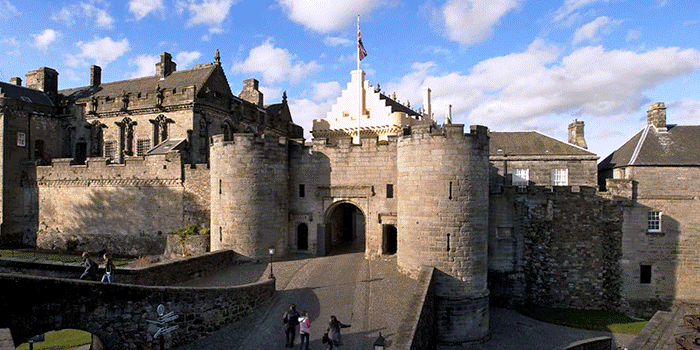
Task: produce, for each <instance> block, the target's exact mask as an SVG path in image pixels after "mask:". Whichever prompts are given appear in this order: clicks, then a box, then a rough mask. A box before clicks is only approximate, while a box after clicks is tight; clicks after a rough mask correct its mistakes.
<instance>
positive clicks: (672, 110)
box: [666, 99, 700, 125]
mask: <svg viewBox="0 0 700 350" xmlns="http://www.w3.org/2000/svg"><path fill="white" fill-rule="evenodd" d="M666 108H667V114H668V115H669V117H668V118H667V121H668V123H669V124H681V125H690V124H693V125H697V123H698V117H700V101H698V100H690V99H682V100H678V101H674V102H671V103H667V104H666Z"/></svg>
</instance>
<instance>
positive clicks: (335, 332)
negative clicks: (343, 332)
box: [328, 316, 350, 350]
mask: <svg viewBox="0 0 700 350" xmlns="http://www.w3.org/2000/svg"><path fill="white" fill-rule="evenodd" d="M348 327H350V325H349V324H343V323H342V322H340V321H338V319H337V318H335V316H331V321H330V322H328V345H329V347H328V349H329V350H330V349H333V346H334V345H335V346H336V347H337V346H340V345H341V344H342V342H341V341H340V329H341V328H348Z"/></svg>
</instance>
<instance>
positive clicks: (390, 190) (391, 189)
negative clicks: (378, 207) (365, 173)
mask: <svg viewBox="0 0 700 350" xmlns="http://www.w3.org/2000/svg"><path fill="white" fill-rule="evenodd" d="M386 198H394V185H393V184H386Z"/></svg>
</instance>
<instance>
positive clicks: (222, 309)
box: [0, 274, 275, 350]
mask: <svg viewBox="0 0 700 350" xmlns="http://www.w3.org/2000/svg"><path fill="white" fill-rule="evenodd" d="M0 289H2V290H3V291H5V292H4V293H3V295H4V296H5V297H4V298H1V299H0V309H2V310H3V317H2V318H1V319H0V328H10V330H11V332H12V336H13V339H14V342H15V345H19V344H20V343H23V342H26V340H27V339H28V338H29V337H32V336H34V335H36V334H40V333H44V332H47V331H52V330H60V329H67V328H71V329H79V330H83V331H87V332H90V333H92V334H94V335H95V336H96V337H98V338H99V339H100V340H101V342H102V344H104V346H105V349H107V350H112V349H152V348H157V347H158V344H159V339H158V338H154V336H153V335H154V334H155V333H156V331H157V326H155V325H152V324H150V323H149V322H147V320H157V319H158V314H157V312H156V309H157V306H158V305H159V304H162V305H164V306H165V312H166V313H168V312H173V313H174V314H175V315H177V316H178V317H177V319H175V320H174V321H171V322H168V325H169V326H172V325H176V326H178V328H177V329H175V330H174V331H173V332H172V333H170V334H168V335H166V336H165V345H166V347H167V348H172V347H177V346H181V345H184V344H187V343H190V342H192V341H193V340H195V339H197V338H200V337H206V336H210V335H211V334H212V333H214V332H215V331H216V330H217V329H219V328H221V327H223V326H225V325H227V324H230V323H232V322H234V321H236V320H238V319H241V318H243V317H245V316H246V315H248V314H249V313H250V312H251V311H252V310H253V309H254V308H256V307H258V306H260V305H261V304H262V303H264V302H265V301H267V300H269V299H270V298H271V297H272V295H273V293H274V290H275V280H267V281H264V282H258V283H253V284H248V285H243V286H235V287H208V288H192V287H152V286H136V285H125V284H106V283H99V282H86V281H77V280H66V279H48V278H43V277H28V276H18V275H7V274H0ZM18 300H22V302H17V301H18Z"/></svg>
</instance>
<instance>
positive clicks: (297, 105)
mask: <svg viewBox="0 0 700 350" xmlns="http://www.w3.org/2000/svg"><path fill="white" fill-rule="evenodd" d="M333 102H335V100H334V99H331V100H326V101H323V102H314V101H311V100H308V99H297V98H290V99H289V111H290V112H291V114H292V119H293V121H294V124H297V125H301V126H302V127H303V128H304V137H305V138H307V139H310V138H311V128H312V125H313V121H314V119H324V118H326V114H327V113H328V111H330V110H331V107H332V106H333Z"/></svg>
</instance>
